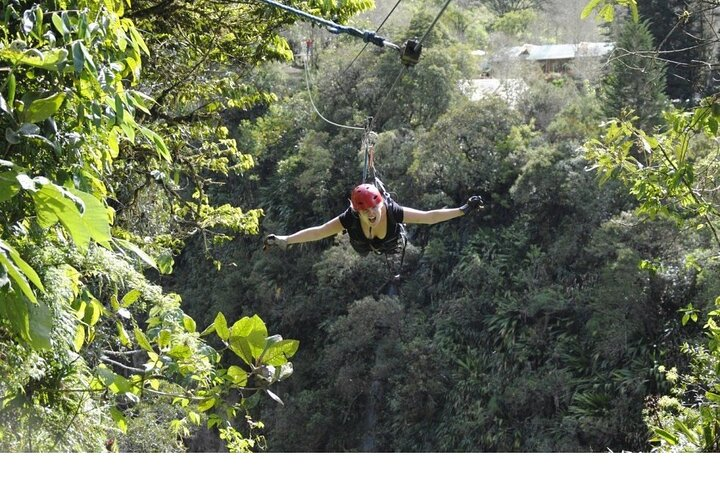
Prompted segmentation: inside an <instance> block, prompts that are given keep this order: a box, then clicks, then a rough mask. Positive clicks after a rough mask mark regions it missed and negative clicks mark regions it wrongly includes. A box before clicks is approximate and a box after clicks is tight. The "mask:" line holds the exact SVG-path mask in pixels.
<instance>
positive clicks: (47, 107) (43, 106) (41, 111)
mask: <svg viewBox="0 0 720 480" xmlns="http://www.w3.org/2000/svg"><path fill="white" fill-rule="evenodd" d="M64 100H65V93H64V92H58V93H55V94H53V95H50V96H49V97H45V98H37V99H35V100H33V101H32V102H31V103H30V105H27V106H26V107H25V110H23V112H22V114H21V115H20V118H21V120H22V121H23V122H27V123H39V122H42V121H43V120H46V119H47V118H49V117H51V116H52V115H54V114H55V113H56V112H57V111H58V110H60V106H61V105H62V103H63V101H64Z"/></svg>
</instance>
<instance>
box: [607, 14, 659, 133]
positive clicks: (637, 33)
mask: <svg viewBox="0 0 720 480" xmlns="http://www.w3.org/2000/svg"><path fill="white" fill-rule="evenodd" d="M654 48H655V47H654V41H653V38H652V34H651V33H650V27H649V24H648V22H647V21H643V22H635V21H626V22H625V23H624V24H623V25H622V27H621V30H620V32H619V33H618V38H617V40H616V42H615V49H614V50H613V53H612V54H611V56H610V65H611V71H610V73H609V74H608V75H607V76H606V77H605V79H604V80H603V88H602V91H601V101H602V105H603V111H604V112H605V114H606V115H607V116H608V117H619V116H621V115H626V114H627V112H632V114H633V115H635V116H636V118H637V120H638V121H637V124H638V126H639V127H640V128H644V129H647V130H650V129H652V127H654V126H656V125H657V124H659V123H660V121H661V117H662V113H663V110H664V109H665V108H666V107H667V104H668V101H667V97H666V95H665V84H666V82H665V71H666V66H665V63H663V62H662V61H661V60H660V59H659V58H658V57H657V55H655V54H653V53H648V52H652V51H653V50H654Z"/></svg>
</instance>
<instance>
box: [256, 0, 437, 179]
mask: <svg viewBox="0 0 720 480" xmlns="http://www.w3.org/2000/svg"><path fill="white" fill-rule="evenodd" d="M258 1H260V2H263V3H266V4H268V5H272V6H275V7H278V8H280V9H282V10H285V11H288V12H291V13H294V14H295V15H298V16H300V17H303V18H305V19H306V20H309V21H310V22H311V23H316V24H320V25H324V26H325V27H326V28H327V29H328V31H329V32H330V33H333V34H340V33H347V34H349V35H352V36H355V37H358V38H362V39H363V41H364V42H365V43H366V45H365V46H364V47H363V49H362V50H361V51H360V53H358V54H357V56H356V57H355V58H354V59H353V60H352V62H350V65H348V67H347V68H346V69H345V70H344V71H343V74H344V73H345V72H347V70H348V69H349V68H350V67H351V66H352V64H353V63H355V60H357V59H358V57H359V56H360V54H362V52H363V51H364V50H365V47H367V43H372V44H374V45H377V46H379V47H391V48H393V49H395V50H398V51H400V52H401V58H400V60H401V62H402V65H403V67H404V68H403V67H401V68H400V71H399V73H398V75H397V76H396V77H395V80H394V81H393V83H392V85H391V86H390V89H389V90H388V91H387V93H386V94H385V97H384V98H383V100H382V102H381V103H380V106H379V107H378V110H377V113H376V114H375V116H374V117H369V118H368V121H367V124H366V126H365V127H354V126H350V125H342V124H339V123H335V122H333V121H331V120H328V119H327V118H325V117H324V116H323V115H322V114H321V113H320V111H319V110H318V108H317V106H316V105H315V102H314V101H313V98H312V92H311V89H310V79H309V73H308V64H307V58H305V60H304V62H303V65H304V70H305V84H306V86H307V89H308V96H309V98H310V103H311V104H312V107H313V109H314V110H315V113H317V114H318V116H319V117H320V118H322V119H323V120H324V121H325V122H327V123H329V124H330V125H334V126H336V127H339V128H347V129H351V130H364V134H363V144H364V146H365V169H364V172H363V181H364V180H365V178H366V176H367V174H368V167H370V168H372V170H373V173H374V171H375V167H374V162H373V159H372V147H373V145H370V143H371V141H370V138H371V136H373V135H374V136H375V137H377V134H376V133H375V132H373V131H372V127H373V125H374V123H375V118H377V116H378V114H379V113H380V111H381V110H382V107H383V106H384V105H385V102H386V101H387V99H388V98H389V97H390V93H391V92H392V91H393V90H394V88H395V86H396V85H397V84H398V82H399V81H400V78H401V77H402V76H403V74H404V73H405V70H406V69H407V68H408V67H411V66H413V65H415V64H417V63H418V61H419V59H420V52H421V51H422V44H423V42H424V41H425V39H426V38H427V36H428V35H429V34H430V31H431V30H432V29H433V28H434V27H435V24H436V23H437V22H438V21H439V20H440V17H441V16H442V15H443V13H445V10H446V9H447V7H448V5H450V2H451V0H447V1H446V2H445V5H443V7H442V9H440V12H439V13H438V14H437V16H436V17H435V19H434V20H433V22H432V24H431V25H430V27H428V29H427V31H426V32H425V34H424V35H423V36H422V38H421V39H420V41H416V40H407V41H406V42H405V43H404V44H403V46H402V47H399V46H397V45H395V44H394V43H391V42H389V41H387V40H386V39H384V38H382V37H380V36H378V35H377V33H376V32H371V31H367V30H359V29H357V28H354V27H348V26H345V25H339V24H337V23H335V22H331V21H329V20H325V19H324V18H320V17H316V16H314V15H311V14H309V13H307V12H304V11H302V10H299V9H297V8H294V7H291V6H289V5H284V4H282V3H279V2H277V1H275V0H258ZM401 1H402V0H398V2H397V3H396V4H395V6H394V7H393V8H392V10H390V13H388V15H387V16H386V17H385V19H384V20H383V21H382V23H381V24H380V26H379V27H378V30H379V29H380V28H382V26H383V25H384V24H385V22H386V21H387V20H388V18H390V15H392V13H393V12H394V11H395V9H396V8H397V6H398V5H399V4H400V2H401Z"/></svg>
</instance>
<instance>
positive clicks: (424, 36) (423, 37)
mask: <svg viewBox="0 0 720 480" xmlns="http://www.w3.org/2000/svg"><path fill="white" fill-rule="evenodd" d="M450 1H451V0H447V2H445V5H443V7H442V9H441V10H440V13H438V14H437V16H436V17H435V20H433V22H432V24H431V25H430V27H429V28H428V29H427V31H426V32H425V35H423V36H422V38H421V39H420V41H419V42H418V47H419V46H420V45H422V43H423V42H424V41H425V38H427V36H428V35H429V34H430V30H432V29H433V27H434V26H435V24H436V23H437V22H438V20H440V17H441V16H442V14H443V13H445V9H446V8H447V7H448V5H450Z"/></svg>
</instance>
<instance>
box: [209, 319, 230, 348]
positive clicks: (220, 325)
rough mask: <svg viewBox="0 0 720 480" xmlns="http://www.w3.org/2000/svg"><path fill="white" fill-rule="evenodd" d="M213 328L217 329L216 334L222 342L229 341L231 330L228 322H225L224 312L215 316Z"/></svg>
mask: <svg viewBox="0 0 720 480" xmlns="http://www.w3.org/2000/svg"><path fill="white" fill-rule="evenodd" d="M213 326H214V327H215V332H216V333H217V335H218V337H220V339H221V340H224V341H227V339H228V338H230V330H229V329H228V326H227V320H225V315H223V314H222V312H218V314H217V315H216V316H215V321H213Z"/></svg>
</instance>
